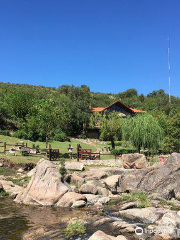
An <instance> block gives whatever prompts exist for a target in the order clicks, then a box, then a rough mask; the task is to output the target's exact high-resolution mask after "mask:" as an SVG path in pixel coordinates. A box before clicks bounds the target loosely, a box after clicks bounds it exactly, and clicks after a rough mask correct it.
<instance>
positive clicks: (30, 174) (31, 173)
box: [27, 168, 35, 177]
mask: <svg viewBox="0 0 180 240" xmlns="http://www.w3.org/2000/svg"><path fill="white" fill-rule="evenodd" d="M34 172H35V168H33V169H32V170H31V171H29V172H28V173H27V177H32V176H33V174H34Z"/></svg>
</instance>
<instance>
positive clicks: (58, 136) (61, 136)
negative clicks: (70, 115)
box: [54, 130, 67, 142]
mask: <svg viewBox="0 0 180 240" xmlns="http://www.w3.org/2000/svg"><path fill="white" fill-rule="evenodd" d="M66 139H67V135H66V133H65V132H63V131H61V130H56V131H55V135H54V140H55V141H58V142H65V141H66Z"/></svg>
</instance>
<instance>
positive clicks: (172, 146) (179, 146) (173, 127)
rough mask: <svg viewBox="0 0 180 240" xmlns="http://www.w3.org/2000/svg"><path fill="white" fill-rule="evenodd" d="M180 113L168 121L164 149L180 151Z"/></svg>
mask: <svg viewBox="0 0 180 240" xmlns="http://www.w3.org/2000/svg"><path fill="white" fill-rule="evenodd" d="M179 139H180V113H179V114H176V115H175V116H173V117H172V118H170V119H169V120H168V122H167V135H166V138H165V142H164V146H163V148H164V151H165V152H168V153H172V152H180V141H179Z"/></svg>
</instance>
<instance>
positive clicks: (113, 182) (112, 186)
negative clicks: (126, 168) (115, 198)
mask: <svg viewBox="0 0 180 240" xmlns="http://www.w3.org/2000/svg"><path fill="white" fill-rule="evenodd" d="M104 183H105V185H106V187H107V188H108V189H109V190H110V191H111V192H112V193H117V187H118V186H119V175H113V176H110V177H108V178H106V179H105V180H104Z"/></svg>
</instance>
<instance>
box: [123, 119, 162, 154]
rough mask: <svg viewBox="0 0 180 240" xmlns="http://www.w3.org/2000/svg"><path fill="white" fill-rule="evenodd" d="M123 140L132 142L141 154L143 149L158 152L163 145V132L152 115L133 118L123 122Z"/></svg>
mask: <svg viewBox="0 0 180 240" xmlns="http://www.w3.org/2000/svg"><path fill="white" fill-rule="evenodd" d="M122 138H123V140H126V141H130V142H131V143H132V144H133V145H134V146H135V147H136V148H137V149H138V151H139V152H140V150H141V148H147V149H149V150H152V151H153V152H156V151H157V150H158V149H159V147H160V146H161V144H162V140H163V130H162V128H161V127H160V125H159V123H158V120H157V119H155V118H154V117H152V116H151V115H142V116H137V117H133V118H132V117H131V118H128V119H124V121H123V125H122Z"/></svg>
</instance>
